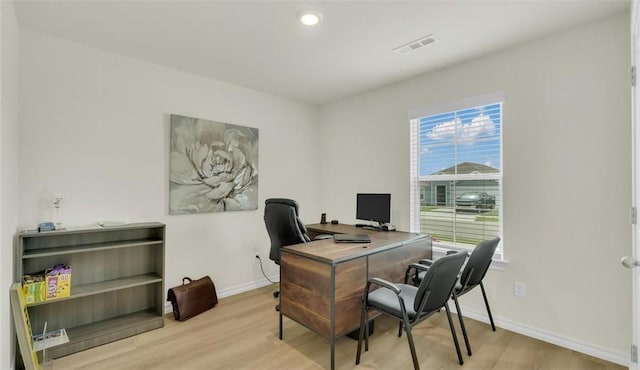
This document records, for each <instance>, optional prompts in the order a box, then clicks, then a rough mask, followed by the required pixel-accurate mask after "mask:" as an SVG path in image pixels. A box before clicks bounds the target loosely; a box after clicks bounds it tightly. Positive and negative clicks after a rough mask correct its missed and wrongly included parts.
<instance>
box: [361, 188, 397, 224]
mask: <svg viewBox="0 0 640 370" xmlns="http://www.w3.org/2000/svg"><path fill="white" fill-rule="evenodd" d="M356 219H358V220H367V221H376V222H378V223H379V224H383V223H389V222H390V221H391V194H371V193H358V194H356Z"/></svg>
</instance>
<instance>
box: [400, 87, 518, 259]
mask: <svg viewBox="0 0 640 370" xmlns="http://www.w3.org/2000/svg"><path fill="white" fill-rule="evenodd" d="M495 103H502V108H501V115H502V114H503V109H504V93H503V92H502V91H500V92H495V93H490V94H486V95H480V96H475V97H471V98H465V99H459V100H456V101H452V102H448V103H444V104H438V105H434V106H429V107H425V108H418V109H414V110H411V111H409V114H408V118H409V127H410V128H409V132H410V138H411V139H410V145H409V151H410V161H409V162H410V171H409V173H410V181H409V182H410V191H409V196H410V215H409V219H410V229H411V232H420V181H421V178H420V173H419V171H420V170H419V168H420V153H419V150H420V144H419V141H420V140H419V139H420V138H419V132H420V131H419V130H420V118H423V117H427V116H431V115H436V114H441V113H446V112H454V111H459V110H463V109H469V108H473V107H480V106H484V105H490V104H495ZM502 123H503V122H502V119H501V123H500V124H501V129H500V173H499V174H498V175H491V176H490V177H491V179H496V177H498V178H499V179H498V180H499V183H500V186H499V192H500V202H498V203H499V214H500V219H499V228H500V232H499V234H500V238H501V241H500V245H499V246H498V249H497V250H496V253H495V254H494V257H493V258H494V262H497V263H493V264H492V268H494V269H499V270H501V269H504V267H505V264H504V263H507V262H508V261H507V260H506V259H505V257H504V237H503V234H504V228H503V225H504V222H503V220H504V216H503V215H504V213H503V198H502V194H503V193H504V191H503V168H504V162H503V152H504V150H503V148H504V146H503V135H502V133H503V127H502ZM441 178H442V180H453V179H454V177H451V178H449V177H448V176H442V177H441ZM487 178H488V177H487V175H486V174H465V175H457V176H456V177H455V180H472V179H473V180H475V179H487ZM452 249H456V250H458V249H459V250H463V249H464V248H462V247H455V246H451V245H450V244H448V243H445V242H434V243H433V257H434V258H438V257H440V256H443V255H444V254H445V253H446V251H447V250H452Z"/></svg>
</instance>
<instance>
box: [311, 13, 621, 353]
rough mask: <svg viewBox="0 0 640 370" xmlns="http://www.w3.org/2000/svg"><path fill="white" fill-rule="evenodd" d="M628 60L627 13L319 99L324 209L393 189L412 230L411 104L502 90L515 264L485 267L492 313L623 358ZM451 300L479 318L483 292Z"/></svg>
mask: <svg viewBox="0 0 640 370" xmlns="http://www.w3.org/2000/svg"><path fill="white" fill-rule="evenodd" d="M424 52H425V53H428V52H429V51H428V50H425V51H424ZM416 57H418V56H417V55H416ZM629 58H630V51H629V15H628V14H624V15H620V16H616V17H613V18H609V19H606V20H603V21H599V22H596V23H592V24H590V25H588V26H585V27H581V28H579V29H574V30H570V31H567V32H565V33H561V34H558V35H556V36H553V37H549V38H545V39H541V40H537V41H533V42H530V43H528V44H524V45H521V46H518V47H516V48H513V49H510V50H506V51H504V52H500V53H497V54H494V55H490V56H486V57H483V58H478V59H476V60H472V61H469V62H467V63H464V64H461V65H457V66H452V67H450V68H446V69H443V70H440V71H437V72H434V73H430V74H426V75H424V76H421V77H419V78H414V79H411V80H408V81H404V82H402V83H398V84H394V85H391V86H388V87H386V88H382V89H378V90H375V91H371V92H369V93H365V94H361V95H358V96H355V97H353V98H350V99H345V100H343V101H340V102H337V103H334V104H330V105H328V106H325V107H323V108H322V109H321V112H320V114H321V119H320V127H321V136H320V137H321V139H323V140H322V142H323V143H324V144H323V147H322V148H321V150H322V157H323V159H324V160H323V162H322V164H323V165H324V167H323V168H322V171H321V174H322V176H321V181H322V182H321V184H322V186H321V191H322V197H321V198H322V203H321V204H322V205H323V207H324V208H323V212H327V214H328V215H330V217H331V218H339V219H340V220H343V221H345V222H353V221H354V220H353V218H354V203H355V195H354V194H355V193H357V192H368V191H380V192H391V193H392V207H393V210H392V217H391V218H392V223H394V224H396V225H397V226H398V227H399V228H400V229H408V228H409V197H408V193H409V181H408V179H409V159H408V158H409V156H408V152H409V149H408V143H409V130H408V128H409V125H408V121H407V112H408V111H409V110H411V109H415V108H420V107H426V106H430V105H435V104H439V103H444V102H447V101H452V100H457V99H460V98H466V97H473V96H477V95H482V94H486V93H492V92H495V91H504V93H505V104H504V122H503V129H504V162H503V163H504V198H503V199H504V248H505V251H506V258H507V259H508V260H509V261H510V262H511V263H510V264H509V266H508V267H507V269H506V270H505V271H503V272H499V271H491V272H489V273H488V275H487V283H488V284H487V289H488V295H489V300H490V303H491V304H492V308H493V312H494V315H495V316H496V317H497V318H499V319H500V321H501V323H502V325H503V326H507V327H510V328H512V329H514V330H519V331H521V332H526V333H528V334H530V335H536V336H538V337H541V338H546V339H548V340H553V341H555V342H556V343H562V342H563V341H569V342H571V343H572V344H571V345H573V346H574V347H575V348H577V349H580V350H585V349H586V350H588V351H589V352H591V353H592V354H594V355H598V356H600V357H606V358H608V359H610V360H612V361H617V362H622V363H624V362H625V361H626V359H628V355H627V353H628V348H629V344H630V343H631V332H630V325H629V324H630V322H631V299H630V292H631V285H630V277H629V271H628V270H625V269H622V268H621V266H620V263H619V260H620V258H621V257H622V256H624V255H629V253H630V248H631V238H630V235H631V233H630V232H631V230H630V217H629V213H630V211H629V209H630V205H631V192H630V184H631V175H630V168H631V162H630V160H631V149H630V89H629V72H628V71H629ZM515 280H519V281H523V282H525V283H526V284H527V297H526V298H524V299H521V298H516V297H514V296H513V282H514V281H515ZM461 301H462V304H463V311H464V308H467V312H470V311H471V312H473V311H477V312H481V313H483V312H484V308H483V307H484V306H483V304H482V303H481V302H482V298H481V295H480V292H479V291H478V292H474V293H470V294H469V295H468V296H465V297H464V298H462V300H461ZM482 317H486V315H485V314H484V313H483V314H482ZM564 344H565V345H566V343H564Z"/></svg>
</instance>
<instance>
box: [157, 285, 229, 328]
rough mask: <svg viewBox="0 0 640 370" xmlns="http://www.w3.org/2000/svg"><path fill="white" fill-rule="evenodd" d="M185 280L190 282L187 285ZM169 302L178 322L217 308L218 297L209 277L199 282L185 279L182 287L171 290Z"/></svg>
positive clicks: (168, 295)
mask: <svg viewBox="0 0 640 370" xmlns="http://www.w3.org/2000/svg"><path fill="white" fill-rule="evenodd" d="M185 280H187V281H188V282H187V283H185ZM167 301H169V302H171V305H172V306H173V317H174V318H175V319H176V320H178V321H185V320H188V319H190V318H192V317H194V316H196V315H198V314H200V313H202V312H204V311H206V310H209V309H211V308H213V307H215V305H216V304H218V296H217V295H216V287H215V286H214V285H213V281H211V278H210V277H209V276H205V277H203V278H200V279H198V280H192V279H191V278H189V277H184V278H182V285H179V286H177V287H173V288H171V289H169V291H168V292H167Z"/></svg>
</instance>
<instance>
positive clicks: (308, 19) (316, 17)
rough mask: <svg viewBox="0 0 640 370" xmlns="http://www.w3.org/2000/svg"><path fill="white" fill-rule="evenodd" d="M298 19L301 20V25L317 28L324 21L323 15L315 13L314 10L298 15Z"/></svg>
mask: <svg viewBox="0 0 640 370" xmlns="http://www.w3.org/2000/svg"><path fill="white" fill-rule="evenodd" d="M298 19H299V20H300V23H302V24H304V25H305V26H315V25H316V24H318V23H320V21H321V20H322V13H320V12H314V11H312V10H305V11H303V12H300V13H298Z"/></svg>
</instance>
